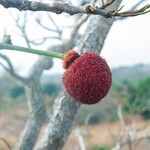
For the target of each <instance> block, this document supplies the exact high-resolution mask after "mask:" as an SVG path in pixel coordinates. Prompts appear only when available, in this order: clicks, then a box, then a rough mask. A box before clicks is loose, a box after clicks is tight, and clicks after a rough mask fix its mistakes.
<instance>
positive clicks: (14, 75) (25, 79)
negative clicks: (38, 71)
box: [0, 53, 28, 84]
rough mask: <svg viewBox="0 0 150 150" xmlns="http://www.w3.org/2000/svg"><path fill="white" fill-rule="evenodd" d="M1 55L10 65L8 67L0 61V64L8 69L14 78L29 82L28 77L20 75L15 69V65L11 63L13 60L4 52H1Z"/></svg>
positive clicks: (25, 82)
mask: <svg viewBox="0 0 150 150" xmlns="http://www.w3.org/2000/svg"><path fill="white" fill-rule="evenodd" d="M0 57H1V58H2V59H3V60H5V62H6V63H7V65H8V67H6V66H5V65H4V64H2V63H0V65H1V66H2V67H3V68H4V69H5V70H6V71H8V72H9V73H10V74H11V75H12V76H13V77H14V78H16V79H17V80H19V81H21V82H22V83H24V84H28V79H27V78H24V77H22V76H20V75H19V74H17V73H16V72H15V70H14V67H13V65H12V63H11V61H10V60H9V58H8V57H7V56H5V55H3V54H1V53H0Z"/></svg>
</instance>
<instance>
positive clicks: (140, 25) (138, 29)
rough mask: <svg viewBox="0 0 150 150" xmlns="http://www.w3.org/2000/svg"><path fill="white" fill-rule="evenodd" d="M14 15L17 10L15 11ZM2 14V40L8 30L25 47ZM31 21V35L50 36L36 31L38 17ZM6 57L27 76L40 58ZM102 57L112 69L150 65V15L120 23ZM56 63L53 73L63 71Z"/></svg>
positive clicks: (3, 12) (1, 11) (1, 10)
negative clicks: (35, 20)
mask: <svg viewBox="0 0 150 150" xmlns="http://www.w3.org/2000/svg"><path fill="white" fill-rule="evenodd" d="M124 1H126V2H127V3H126V6H129V2H130V4H131V0H124ZM135 1H137V0H135ZM146 2H147V3H150V0H146ZM132 3H133V0H132ZM11 11H16V10H14V9H12V10H11ZM0 14H1V15H0V20H3V21H1V23H0V38H2V34H3V30H4V28H5V30H6V32H7V34H10V35H12V40H13V43H14V44H16V45H23V44H24V42H23V39H21V38H20V36H19V34H20V33H19V31H18V30H17V29H16V27H15V23H14V21H13V19H12V17H11V16H10V15H9V13H8V11H7V10H6V9H4V8H3V7H2V6H0ZM55 17H57V20H56V21H57V22H59V21H61V22H62V18H63V17H62V16H61V15H59V16H58V15H57V16H56V15H55ZM30 19H31V21H30V28H29V29H30V31H29V32H30V34H31V37H33V38H36V37H39V36H41V33H42V34H46V33H45V32H43V31H42V32H41V30H39V28H36V27H35V25H34V24H33V22H32V20H33V19H34V17H31V18H30ZM69 19H70V22H71V21H72V19H71V16H69ZM52 42H53V41H52ZM46 47H47V45H45V46H43V47H40V48H39V49H41V48H44V49H46ZM4 53H5V54H7V55H8V56H9V57H10V58H11V60H12V61H13V64H14V65H15V67H16V68H17V69H19V70H20V71H21V72H22V74H24V73H25V72H27V70H29V68H31V66H32V64H33V63H34V61H35V60H36V59H37V58H38V57H37V56H35V55H31V54H25V53H20V52H10V51H6V52H4ZM101 55H102V56H103V58H105V59H106V60H107V61H108V63H109V65H110V66H111V67H118V66H122V65H133V64H137V63H146V64H150V13H149V14H146V15H143V16H138V17H132V18H128V19H125V20H123V21H116V22H115V23H114V25H113V27H112V28H111V30H110V32H109V35H108V37H107V39H106V41H105V45H104V48H103V50H102V53H101ZM0 61H1V59H0ZM55 62H57V63H55V66H54V68H53V69H52V70H51V71H50V72H53V71H56V72H59V71H62V64H61V61H58V59H57V60H56V61H55Z"/></svg>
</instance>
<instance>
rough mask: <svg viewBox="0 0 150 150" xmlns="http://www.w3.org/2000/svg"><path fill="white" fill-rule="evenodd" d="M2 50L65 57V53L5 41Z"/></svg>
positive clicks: (0, 44) (0, 48) (0, 47)
mask: <svg viewBox="0 0 150 150" xmlns="http://www.w3.org/2000/svg"><path fill="white" fill-rule="evenodd" d="M1 50H14V51H21V52H26V53H32V54H38V55H43V56H47V57H53V58H59V59H63V57H64V53H60V52H54V51H42V50H37V49H32V48H26V47H22V46H16V45H11V44H5V43H0V51H1Z"/></svg>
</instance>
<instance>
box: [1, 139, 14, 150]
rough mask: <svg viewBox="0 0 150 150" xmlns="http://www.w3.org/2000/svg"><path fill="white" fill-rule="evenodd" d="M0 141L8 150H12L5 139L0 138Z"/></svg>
mask: <svg viewBox="0 0 150 150" xmlns="http://www.w3.org/2000/svg"><path fill="white" fill-rule="evenodd" d="M0 140H1V141H3V142H4V143H5V144H6V146H7V147H8V149H9V150H12V148H11V146H10V144H9V143H8V142H7V141H6V140H5V139H3V138H1V137H0Z"/></svg>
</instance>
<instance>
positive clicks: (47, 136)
mask: <svg viewBox="0 0 150 150" xmlns="http://www.w3.org/2000/svg"><path fill="white" fill-rule="evenodd" d="M121 1H122V0H117V1H116V2H115V3H114V4H113V5H112V6H111V8H109V9H117V8H118V7H119V5H120V3H121ZM113 21H114V19H113V18H112V19H106V18H103V17H100V16H91V17H90V18H89V24H88V26H87V30H86V31H85V34H84V35H83V37H82V38H81V40H80V42H79V45H78V52H79V53H82V52H85V51H87V50H90V51H94V52H96V53H100V51H101V49H102V46H103V44H104V40H105V38H106V36H107V34H108V32H109V29H110V28H111V26H112V23H113ZM79 107H80V104H79V103H78V102H76V101H75V100H74V99H73V98H72V97H70V96H69V95H68V94H67V93H66V92H63V93H62V94H61V95H59V96H58V98H57V99H56V100H55V104H54V107H53V110H54V111H53V114H52V116H51V120H50V122H49V124H48V127H47V129H46V130H45V132H44V136H43V137H42V138H41V139H40V140H39V142H38V143H37V145H36V146H35V148H34V150H50V149H51V150H60V149H61V148H62V147H63V145H64V143H65V141H66V139H67V138H68V135H69V133H70V132H71V128H72V125H73V122H74V120H75V116H76V114H77V111H78V109H79Z"/></svg>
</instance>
